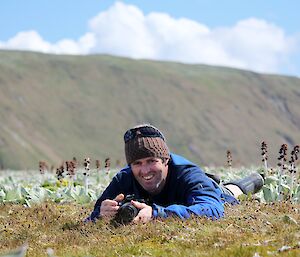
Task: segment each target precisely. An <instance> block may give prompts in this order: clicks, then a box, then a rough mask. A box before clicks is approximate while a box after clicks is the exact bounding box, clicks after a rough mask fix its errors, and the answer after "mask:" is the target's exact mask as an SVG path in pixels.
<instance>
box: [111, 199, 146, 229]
mask: <svg viewBox="0 0 300 257" xmlns="http://www.w3.org/2000/svg"><path fill="white" fill-rule="evenodd" d="M131 200H134V201H138V202H140V203H146V204H147V202H146V201H145V200H144V199H137V198H136V197H135V195H126V197H125V198H124V200H123V201H121V202H119V206H120V208H119V210H118V212H117V213H116V215H115V217H114V218H113V219H112V224H113V225H114V226H119V225H127V224H129V223H130V222H131V221H132V220H133V219H134V218H135V217H136V216H137V215H138V213H139V211H140V210H139V209H138V208H136V207H135V206H134V205H133V204H132V203H131Z"/></svg>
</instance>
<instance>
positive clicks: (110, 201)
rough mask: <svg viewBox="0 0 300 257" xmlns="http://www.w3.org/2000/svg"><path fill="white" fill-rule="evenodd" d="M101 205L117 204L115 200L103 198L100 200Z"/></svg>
mask: <svg viewBox="0 0 300 257" xmlns="http://www.w3.org/2000/svg"><path fill="white" fill-rule="evenodd" d="M102 205H103V206H118V202H117V201H115V200H105V201H103V202H102Z"/></svg>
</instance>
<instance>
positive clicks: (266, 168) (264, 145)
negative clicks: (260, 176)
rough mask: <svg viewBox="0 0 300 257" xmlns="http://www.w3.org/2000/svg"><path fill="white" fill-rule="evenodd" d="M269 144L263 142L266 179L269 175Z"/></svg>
mask: <svg viewBox="0 0 300 257" xmlns="http://www.w3.org/2000/svg"><path fill="white" fill-rule="evenodd" d="M267 147H268V146H267V143H266V142H265V141H263V142H262V143H261V156H262V162H263V164H264V176H265V177H266V176H267V175H268V149H267Z"/></svg>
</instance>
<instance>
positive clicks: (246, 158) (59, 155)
mask: <svg viewBox="0 0 300 257" xmlns="http://www.w3.org/2000/svg"><path fill="white" fill-rule="evenodd" d="M299 103H300V79H298V78H294V77H285V76H277V75H263V74H258V73H253V72H249V71H243V70H237V69H230V68H222V67H211V66H205V65H186V64H179V63H170V62H155V61H146V60H131V59H126V58H117V57H112V56H104V55H93V56H58V55H45V54H39V53H30V52H14V51H0V120H1V122H0V165H1V166H2V168H12V169H24V168H37V163H38V161H39V160H46V161H47V162H49V163H51V164H54V165H59V164H60V162H61V161H62V160H66V159H70V158H72V157H73V156H76V157H77V158H78V159H83V158H84V157H86V156H89V157H91V158H92V159H96V158H97V159H103V158H105V157H108V156H110V157H111V158H112V159H121V158H124V157H123V155H124V154H123V142H122V135H123V132H124V131H125V130H126V129H127V128H128V127H130V126H133V125H136V124H138V123H144V122H148V123H149V122H150V123H152V124H153V125H155V126H157V127H159V128H160V129H161V130H162V131H163V132H164V133H165V135H166V137H167V140H168V144H169V147H170V149H171V151H173V152H176V153H178V154H183V155H186V156H187V157H188V158H190V159H191V160H193V161H195V162H196V163H198V164H200V165H224V164H225V163H226V151H227V150H228V149H229V150H231V152H232V155H233V164H234V165H240V164H242V165H250V164H253V165H259V164H260V159H261V158H260V143H261V141H262V140H265V141H266V142H267V143H268V145H269V152H270V154H269V155H270V159H271V163H272V164H273V165H275V164H276V161H275V159H276V157H277V153H278V150H279V147H280V145H281V144H283V143H287V144H288V145H289V147H292V146H293V145H295V144H297V143H298V144H299V143H300V108H299Z"/></svg>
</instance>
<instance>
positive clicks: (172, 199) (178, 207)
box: [87, 154, 236, 220]
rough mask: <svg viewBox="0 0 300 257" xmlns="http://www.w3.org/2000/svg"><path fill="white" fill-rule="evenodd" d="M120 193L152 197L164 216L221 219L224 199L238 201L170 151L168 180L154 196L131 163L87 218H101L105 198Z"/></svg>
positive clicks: (155, 212)
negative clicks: (140, 180) (139, 180)
mask: <svg viewBox="0 0 300 257" xmlns="http://www.w3.org/2000/svg"><path fill="white" fill-rule="evenodd" d="M120 193H122V194H124V195H128V194H134V195H135V197H136V198H139V199H148V200H149V199H150V201H151V202H152V204H151V205H152V208H153V217H162V218H166V217H169V216H178V217H180V218H181V219H186V218H189V217H190V216H191V214H194V215H196V216H206V217H209V218H212V219H218V218H221V217H223V216H224V203H225V202H229V203H232V204H233V203H235V201H236V199H235V198H234V197H232V196H229V195H225V194H224V193H223V192H222V190H221V189H220V187H219V186H218V184H217V183H216V182H215V181H213V180H212V179H210V178H209V177H207V176H206V175H205V173H204V172H203V171H202V170H201V169H200V168H199V167H198V166H197V165H195V164H193V163H192V162H190V161H188V160H186V159H185V158H183V157H181V156H179V155H176V154H171V160H170V162H169V169H168V175H167V179H166V184H165V186H164V188H163V190H162V191H161V192H160V193H159V194H158V195H155V196H152V197H151V196H150V195H149V194H148V193H147V192H146V191H145V190H144V189H143V188H142V187H141V186H140V185H139V183H138V182H137V181H136V180H135V178H134V176H133V173H132V171H131V168H130V166H127V167H125V168H124V169H122V170H121V171H120V172H118V173H117V174H116V175H115V176H114V178H113V179H112V181H111V183H110V184H109V186H108V187H107V188H106V189H105V191H104V192H103V194H102V195H101V196H100V198H99V199H98V200H97V202H96V204H95V207H94V210H93V212H92V213H91V215H90V216H89V217H88V219H87V220H95V219H96V218H99V215H100V206H101V203H102V201H103V200H105V199H114V198H115V197H116V196H117V195H118V194H120Z"/></svg>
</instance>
